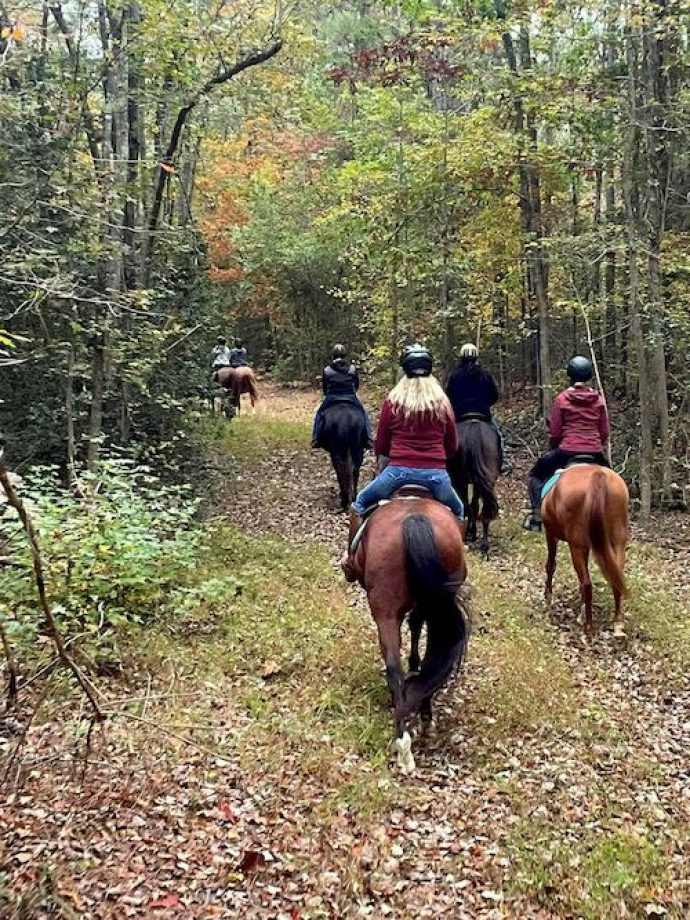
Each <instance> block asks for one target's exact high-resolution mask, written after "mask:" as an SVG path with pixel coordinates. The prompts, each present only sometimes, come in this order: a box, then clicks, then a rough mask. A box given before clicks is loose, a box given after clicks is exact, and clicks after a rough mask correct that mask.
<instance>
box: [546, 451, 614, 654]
mask: <svg viewBox="0 0 690 920" xmlns="http://www.w3.org/2000/svg"><path fill="white" fill-rule="evenodd" d="M629 501H630V496H629V495H628V487H627V486H626V484H625V483H624V482H623V480H622V479H621V477H620V476H619V475H618V473H614V472H613V470H610V469H608V468H607V467H603V466H598V465H595V464H591V463H578V464H576V465H575V466H571V467H568V468H567V469H566V470H565V471H564V472H563V473H562V474H561V477H560V479H559V480H558V482H557V483H556V485H555V486H554V487H553V488H552V489H551V490H550V491H549V492H548V493H547V494H546V496H545V498H544V500H543V502H542V512H541V513H542V521H543V523H544V530H545V533H546V544H547V547H548V557H547V560H546V590H545V597H546V603H547V604H548V605H549V606H551V600H552V596H553V573H554V571H555V570H556V552H557V549H558V541H559V540H564V541H565V542H566V543H567V544H568V546H569V548H570V556H571V558H572V560H573V566H574V568H575V571H576V573H577V577H578V579H579V581H580V596H581V603H582V606H583V607H584V614H585V632H586V634H587V636H589V637H591V635H592V582H591V580H590V577H589V553H590V550H591V551H592V552H593V553H594V558H595V559H596V561H597V563H598V565H599V568H600V569H601V572H602V575H603V576H604V578H605V579H606V581H607V582H608V584H609V586H610V588H611V590H612V592H613V601H614V615H613V634H614V636H616V637H619V638H623V637H624V636H625V630H624V627H623V614H622V611H621V600H622V598H623V597H624V596H626V595H627V593H628V588H627V585H626V583H625V576H624V574H623V569H624V566H625V550H626V546H627V543H628V504H629Z"/></svg>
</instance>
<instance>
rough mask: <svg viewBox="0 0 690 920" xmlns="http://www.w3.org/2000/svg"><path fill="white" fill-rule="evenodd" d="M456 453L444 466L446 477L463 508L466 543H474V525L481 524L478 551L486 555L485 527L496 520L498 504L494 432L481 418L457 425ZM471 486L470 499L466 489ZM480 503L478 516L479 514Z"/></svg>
mask: <svg viewBox="0 0 690 920" xmlns="http://www.w3.org/2000/svg"><path fill="white" fill-rule="evenodd" d="M457 432H458V450H457V453H456V454H455V456H454V457H453V458H452V459H451V460H450V462H449V463H448V473H449V474H450V478H451V481H452V483H453V486H454V487H455V490H456V492H457V493H458V495H459V496H460V498H461V500H462V503H463V505H464V506H465V514H466V515H467V530H466V539H467V542H468V543H472V542H474V541H475V540H476V539H477V521H478V520H480V521H481V522H482V541H481V544H480V549H481V552H482V554H483V555H484V556H485V557H488V555H489V525H490V524H491V521H493V520H494V519H495V518H496V517H498V501H497V499H496V493H495V491H494V489H495V486H496V480H497V479H498V477H499V474H500V472H501V454H500V442H499V439H498V432H497V431H496V430H495V428H493V426H492V425H490V424H489V423H488V422H486V421H484V419H481V418H468V419H462V420H461V421H460V422H459V423H458V425H457ZM470 486H472V498H471V499H470V497H469V487H470ZM480 502H481V514H480V511H479V507H480Z"/></svg>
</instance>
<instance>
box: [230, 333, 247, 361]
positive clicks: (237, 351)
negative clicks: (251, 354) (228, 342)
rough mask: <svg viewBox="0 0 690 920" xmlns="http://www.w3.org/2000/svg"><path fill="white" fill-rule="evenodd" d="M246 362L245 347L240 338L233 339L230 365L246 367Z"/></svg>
mask: <svg viewBox="0 0 690 920" xmlns="http://www.w3.org/2000/svg"><path fill="white" fill-rule="evenodd" d="M248 364H249V358H248V355H247V349H246V348H245V347H244V345H243V344H242V339H235V343H234V347H233V348H231V349H230V367H247V365H248Z"/></svg>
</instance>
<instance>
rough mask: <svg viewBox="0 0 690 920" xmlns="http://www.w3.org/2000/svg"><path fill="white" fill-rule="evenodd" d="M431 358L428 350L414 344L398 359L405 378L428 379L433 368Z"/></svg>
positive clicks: (416, 343) (417, 343)
mask: <svg viewBox="0 0 690 920" xmlns="http://www.w3.org/2000/svg"><path fill="white" fill-rule="evenodd" d="M433 363H434V362H433V358H432V357H431V353H430V351H429V349H428V348H425V347H424V345H420V344H419V342H415V344H414V345H408V346H407V347H406V348H405V350H404V351H403V353H402V357H401V358H400V366H401V367H402V369H403V370H404V371H405V376H406V377H429V376H431V369H432V367H433Z"/></svg>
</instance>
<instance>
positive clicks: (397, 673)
mask: <svg viewBox="0 0 690 920" xmlns="http://www.w3.org/2000/svg"><path fill="white" fill-rule="evenodd" d="M370 606H371V608H372V613H373V614H374V619H375V620H376V626H377V628H378V632H379V646H380V649H381V656H382V658H383V660H384V662H385V665H386V681H387V683H388V689H389V690H390V693H391V700H392V703H393V710H394V712H395V748H396V751H397V759H398V766H399V767H400V770H401V771H402V772H403V773H406V774H409V773H412V772H413V771H414V768H415V762H414V757H413V755H412V739H411V738H410V734H409V732H408V730H407V727H406V724H405V723H406V715H407V713H406V707H405V676H404V674H403V670H402V665H401V663H400V646H401V641H400V622H401V618H399V617H398V616H397V615H393V616H391V613H390V610H387V611H386V613H385V614H381V615H380V616H377V609H376V605H375V604H371V605H370Z"/></svg>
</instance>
